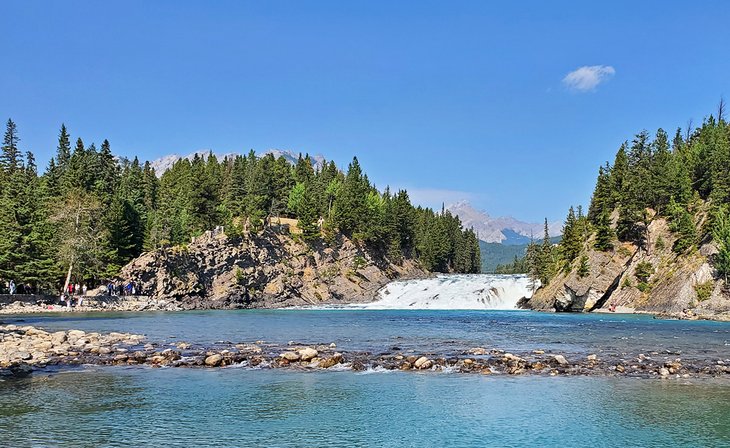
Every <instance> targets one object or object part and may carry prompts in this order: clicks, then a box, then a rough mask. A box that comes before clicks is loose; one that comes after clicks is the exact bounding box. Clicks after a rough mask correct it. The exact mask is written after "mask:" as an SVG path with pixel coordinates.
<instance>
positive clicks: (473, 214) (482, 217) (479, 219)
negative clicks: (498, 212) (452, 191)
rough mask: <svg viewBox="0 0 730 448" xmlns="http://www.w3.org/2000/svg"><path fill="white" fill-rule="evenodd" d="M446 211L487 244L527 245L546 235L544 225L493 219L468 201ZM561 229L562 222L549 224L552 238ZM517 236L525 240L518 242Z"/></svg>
mask: <svg viewBox="0 0 730 448" xmlns="http://www.w3.org/2000/svg"><path fill="white" fill-rule="evenodd" d="M446 209H447V210H448V211H450V212H451V214H453V215H456V216H458V217H459V219H461V222H462V223H463V225H464V227H465V228H470V227H471V228H473V229H474V230H475V231H476V232H477V234H478V235H479V239H480V240H482V241H484V242H487V243H506V244H510V243H511V242H514V243H515V244H526V243H528V242H529V240H530V238H531V237H534V238H536V239H539V238H542V236H543V233H544V224H543V223H528V222H524V221H520V220H518V219H515V218H513V217H511V216H499V217H492V216H490V215H489V214H488V213H487V212H485V211H482V210H477V209H475V208H474V207H473V206H472V205H471V204H470V203H469V202H468V201H460V202H457V203H455V204H451V205H449V206H448V207H446ZM561 229H562V223H560V222H552V223H548V231H549V233H550V236H551V237H554V236H559V235H560V232H561ZM515 236H517V237H520V236H521V237H522V238H523V239H522V240H521V241H516V239H515Z"/></svg>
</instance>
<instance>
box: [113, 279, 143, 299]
mask: <svg viewBox="0 0 730 448" xmlns="http://www.w3.org/2000/svg"><path fill="white" fill-rule="evenodd" d="M139 292H140V291H139V287H138V286H137V284H136V283H135V282H133V281H128V282H109V283H108V284H107V285H106V294H107V295H108V296H110V297H111V296H120V297H121V296H136V295H137V294H139Z"/></svg>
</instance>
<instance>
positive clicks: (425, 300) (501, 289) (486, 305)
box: [356, 274, 537, 310]
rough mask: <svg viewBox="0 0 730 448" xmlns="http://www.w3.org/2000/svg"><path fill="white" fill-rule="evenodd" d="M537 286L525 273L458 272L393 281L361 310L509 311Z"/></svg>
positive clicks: (529, 295)
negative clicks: (377, 297)
mask: <svg viewBox="0 0 730 448" xmlns="http://www.w3.org/2000/svg"><path fill="white" fill-rule="evenodd" d="M536 287H537V285H535V284H534V283H533V281H532V280H530V279H529V278H528V277H527V276H524V275H490V274H458V275H439V276H436V277H433V278H427V279H418V280H403V281H395V282H392V283H389V284H388V285H386V286H385V287H384V288H383V289H381V290H380V292H379V299H378V300H376V301H374V302H372V303H367V304H361V305H356V307H357V308H362V309H394V310H398V309H414V310H511V309H515V307H516V306H517V302H518V301H519V300H520V299H521V298H523V297H528V298H529V297H532V292H533V288H536Z"/></svg>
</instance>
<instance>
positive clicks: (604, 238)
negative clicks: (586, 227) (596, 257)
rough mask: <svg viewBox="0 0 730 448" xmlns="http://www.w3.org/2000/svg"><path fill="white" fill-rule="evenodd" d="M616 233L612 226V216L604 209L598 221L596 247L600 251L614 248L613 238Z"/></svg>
mask: <svg viewBox="0 0 730 448" xmlns="http://www.w3.org/2000/svg"><path fill="white" fill-rule="evenodd" d="M614 236H615V234H614V231H613V229H612V228H611V218H610V217H609V215H608V211H606V210H604V211H603V213H601V216H600V217H599V218H598V222H597V223H596V240H595V242H594V247H595V248H596V249H598V250H600V251H603V252H607V251H609V250H613V238H614Z"/></svg>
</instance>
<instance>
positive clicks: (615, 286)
mask: <svg viewBox="0 0 730 448" xmlns="http://www.w3.org/2000/svg"><path fill="white" fill-rule="evenodd" d="M615 218H616V217H615V216H614V220H615ZM699 221H700V222H699V223H698V227H701V226H702V224H703V219H702V216H700V219H699ZM675 240H676V236H675V235H674V234H673V233H672V232H671V231H670V230H669V226H668V223H667V221H666V220H665V219H663V218H655V219H653V220H652V222H651V224H650V225H649V229H648V244H647V245H646V247H645V248H639V247H638V246H637V245H634V244H630V243H616V245H615V247H614V250H613V251H610V252H601V251H597V250H593V249H591V250H588V251H587V253H586V254H587V256H588V264H589V266H590V269H589V272H588V275H585V276H583V277H581V276H580V275H579V273H578V269H577V265H578V262H575V263H574V267H573V269H572V270H570V271H569V272H560V273H558V275H557V276H556V277H555V278H553V279H551V280H550V282H549V284H547V285H545V286H543V287H541V288H540V289H539V290H538V291H536V293H535V295H534V296H533V297H532V298H531V299H530V300H529V301H528V302H527V304H526V306H527V307H529V308H533V309H537V310H555V311H578V312H580V311H608V310H610V309H612V308H613V307H615V308H616V309H617V310H618V311H636V312H648V313H657V314H666V315H674V316H681V317H691V316H699V317H706V318H714V319H730V293H728V289H727V287H726V286H725V284H724V281H722V280H720V279H718V278H717V276H716V275H715V272H714V269H713V268H712V266H711V260H712V256H713V255H714V254H715V253H716V248H715V247H714V246H713V244H712V243H707V242H705V243H704V244H702V245H701V246H700V248H699V250H693V251H691V252H689V253H687V254H682V255H677V254H675V253H674V252H673V251H672V246H673V244H674V242H675ZM588 247H591V248H592V247H593V241H592V240H589V242H588ZM647 263H648V264H649V265H650V266H651V269H650V272H651V274H650V276H649V278H648V281H647V282H643V283H642V282H641V281H640V280H639V278H638V277H637V268H638V267H639V266H641V265H643V267H644V268H645V267H646V266H647Z"/></svg>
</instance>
